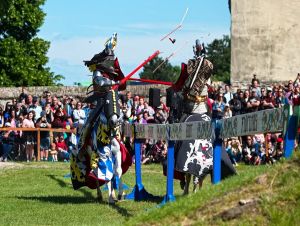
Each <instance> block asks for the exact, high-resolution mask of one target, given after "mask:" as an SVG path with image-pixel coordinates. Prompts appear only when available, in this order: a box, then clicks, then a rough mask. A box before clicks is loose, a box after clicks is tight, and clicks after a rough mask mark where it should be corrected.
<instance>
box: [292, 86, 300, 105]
mask: <svg viewBox="0 0 300 226" xmlns="http://www.w3.org/2000/svg"><path fill="white" fill-rule="evenodd" d="M291 99H292V101H293V105H294V106H297V105H300V88H299V86H296V87H295V89H294V91H293V94H292V96H291Z"/></svg>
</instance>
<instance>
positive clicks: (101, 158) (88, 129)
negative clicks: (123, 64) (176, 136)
mask: <svg viewBox="0 0 300 226" xmlns="http://www.w3.org/2000/svg"><path fill="white" fill-rule="evenodd" d="M102 99H103V100H107V99H112V98H109V94H108V95H105V97H104V98H102ZM114 100H116V98H115V99H114ZM109 104H113V102H109V101H108V102H107V101H102V102H101V101H99V103H98V104H97V107H96V108H95V109H93V112H91V113H90V115H89V119H88V120H87V122H86V123H85V125H84V126H83V128H82V130H81V131H82V132H81V134H80V139H79V142H78V144H77V148H75V149H74V151H73V152H72V153H71V158H70V160H71V161H70V169H71V179H72V184H73V188H74V189H75V190H77V189H79V188H80V187H83V186H87V187H89V188H91V189H97V198H98V200H99V201H103V197H102V192H101V189H100V187H101V186H102V185H104V184H107V187H108V195H109V199H108V203H110V204H114V203H115V202H116V201H117V200H121V199H122V198H123V197H124V193H123V184H122V180H121V177H122V175H123V174H124V173H125V172H126V171H127V170H128V168H129V166H130V165H131V156H130V154H129V152H128V151H127V149H126V147H125V146H124V144H123V143H122V142H121V141H120V140H119V137H120V136H119V135H118V133H119V124H118V122H119V118H118V115H117V114H114V113H113V114H107V109H110V107H111V106H108V108H107V106H105V105H109ZM114 107H116V105H114ZM115 188H118V189H119V193H118V199H117V198H116V195H115V192H114V189H115Z"/></svg>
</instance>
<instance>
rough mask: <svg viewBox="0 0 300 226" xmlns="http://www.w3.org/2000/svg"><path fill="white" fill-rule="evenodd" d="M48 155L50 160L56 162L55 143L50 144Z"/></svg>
mask: <svg viewBox="0 0 300 226" xmlns="http://www.w3.org/2000/svg"><path fill="white" fill-rule="evenodd" d="M49 155H50V157H52V162H57V150H56V145H55V143H52V144H51V149H50V152H49Z"/></svg>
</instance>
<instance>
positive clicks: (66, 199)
mask: <svg viewBox="0 0 300 226" xmlns="http://www.w3.org/2000/svg"><path fill="white" fill-rule="evenodd" d="M17 198H18V199H23V200H31V201H40V202H49V203H55V204H82V203H96V202H97V200H96V199H95V198H94V197H78V196H58V195H55V196H19V197H17Z"/></svg>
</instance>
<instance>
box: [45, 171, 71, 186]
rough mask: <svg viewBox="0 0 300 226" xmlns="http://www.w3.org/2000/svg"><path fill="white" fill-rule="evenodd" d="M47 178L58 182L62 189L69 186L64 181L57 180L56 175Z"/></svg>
mask: <svg viewBox="0 0 300 226" xmlns="http://www.w3.org/2000/svg"><path fill="white" fill-rule="evenodd" d="M46 176H47V177H49V178H50V179H52V180H54V181H56V182H57V183H58V185H59V186H60V187H62V188H65V187H68V184H67V183H66V182H65V181H64V180H61V179H59V178H57V176H56V175H53V174H49V175H46Z"/></svg>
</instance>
